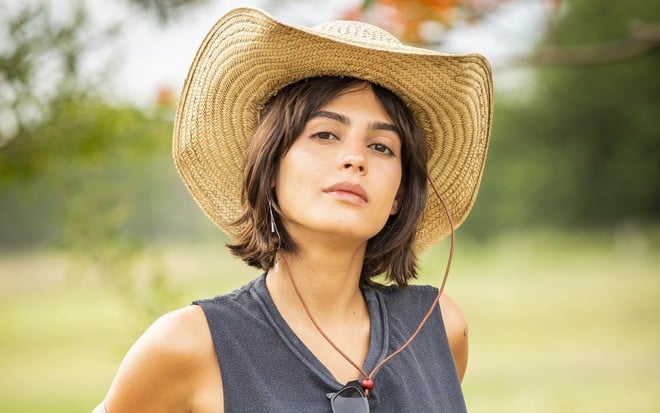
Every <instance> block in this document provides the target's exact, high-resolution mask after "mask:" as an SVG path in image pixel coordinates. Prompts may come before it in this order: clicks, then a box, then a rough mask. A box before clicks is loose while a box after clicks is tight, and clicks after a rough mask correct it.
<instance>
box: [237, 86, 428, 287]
mask: <svg viewBox="0 0 660 413" xmlns="http://www.w3.org/2000/svg"><path fill="white" fill-rule="evenodd" d="M360 85H365V86H366V87H371V88H372V90H373V92H374V94H375V96H376V98H377V100H378V101H379V102H380V104H381V105H382V106H383V108H384V110H385V112H386V113H387V115H388V116H389V117H390V119H391V120H392V121H393V122H394V126H395V127H396V129H397V133H398V135H399V137H400V139H401V169H402V178H401V183H400V187H399V193H398V195H397V199H398V200H399V205H398V213H397V214H395V215H392V216H390V217H389V218H388V220H387V222H386V223H385V226H384V227H383V229H382V230H381V231H380V232H379V233H378V234H376V235H375V236H374V237H373V238H371V239H370V240H369V241H368V242H367V249H366V253H365V258H364V263H363V266H362V273H361V279H362V280H363V281H365V282H368V283H370V284H374V283H375V282H374V281H373V280H372V278H373V277H375V276H377V275H380V274H384V275H385V279H386V281H388V282H396V284H397V285H398V286H399V287H402V288H405V287H406V286H407V285H408V280H410V279H412V278H415V277H416V276H417V256H416V254H415V251H414V241H415V234H416V232H417V231H416V229H417V224H418V222H419V220H420V217H421V215H422V212H423V210H424V206H425V204H426V196H427V169H426V162H427V156H428V155H427V154H428V148H427V143H426V140H425V139H424V136H423V135H422V133H421V130H420V128H419V126H418V125H417V123H416V122H415V120H414V118H413V116H412V114H411V113H410V111H409V110H408V108H407V107H406V106H405V104H404V103H403V102H402V101H401V99H399V97H398V96H396V95H395V94H394V93H392V92H390V91H389V90H387V89H385V88H383V87H380V86H378V85H375V84H371V83H369V82H366V81H364V80H361V79H355V78H349V77H329V76H324V77H315V78H308V79H303V80H300V81H298V82H295V83H292V84H290V85H288V86H286V87H284V88H283V89H281V90H280V91H278V92H277V94H276V95H275V96H273V97H272V98H271V99H270V100H269V101H268V102H267V103H266V104H265V105H264V108H263V109H262V111H261V113H260V116H259V119H258V125H257V128H256V130H255V132H254V136H253V138H252V140H251V141H250V145H249V148H248V151H247V157H246V161H245V169H244V178H243V179H244V180H243V188H242V203H243V211H242V214H241V215H240V217H239V218H238V219H237V220H236V221H235V222H233V223H232V225H233V226H234V227H235V228H236V229H237V230H238V232H239V233H238V235H237V236H236V238H235V242H234V243H233V244H232V245H229V248H230V249H231V251H232V253H233V254H234V255H236V256H238V257H240V258H241V259H243V261H245V262H246V263H247V264H248V265H251V266H254V267H257V268H260V269H262V270H264V271H267V270H268V269H270V268H271V267H272V266H273V264H274V261H275V256H276V254H277V250H278V248H279V249H282V250H283V251H289V252H295V251H296V250H297V246H296V245H295V243H294V241H293V240H292V239H291V237H290V236H289V234H287V232H286V230H285V228H284V227H283V225H282V224H281V219H280V211H279V208H278V204H277V199H276V198H277V195H276V192H275V189H274V188H273V182H275V177H276V176H277V173H278V170H279V162H280V159H281V158H282V156H284V154H286V152H287V151H288V150H289V148H290V147H291V145H292V144H293V142H294V141H295V140H296V138H297V137H298V136H299V135H300V134H301V133H302V131H303V128H304V127H305V124H306V123H307V121H308V120H309V119H310V117H311V115H312V114H313V113H315V112H317V111H318V110H319V109H320V108H321V107H322V106H324V105H325V104H327V103H328V102H329V101H331V100H332V99H334V98H335V97H336V96H338V95H339V94H340V93H341V92H343V91H345V90H346V89H348V88H351V87H356V86H360ZM269 205H272V214H273V217H274V220H275V224H276V225H277V229H278V232H272V231H271V216H270V214H271V209H270V208H269ZM278 233H279V234H278Z"/></svg>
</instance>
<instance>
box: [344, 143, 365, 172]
mask: <svg viewBox="0 0 660 413" xmlns="http://www.w3.org/2000/svg"><path fill="white" fill-rule="evenodd" d="M339 166H340V168H341V169H344V170H352V171H353V172H356V173H360V174H365V173H366V172H367V160H366V158H365V156H364V153H363V150H362V149H361V148H357V147H355V146H352V147H351V148H350V150H349V151H347V152H346V153H344V155H343V156H342V157H341V161H340V164H339Z"/></svg>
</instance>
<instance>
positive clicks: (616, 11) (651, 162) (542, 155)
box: [467, 0, 660, 233]
mask: <svg viewBox="0 0 660 413" xmlns="http://www.w3.org/2000/svg"><path fill="white" fill-rule="evenodd" d="M629 3H631V4H629ZM633 3H634V4H633ZM651 3H652V2H626V3H623V2H608V3H602V2H599V1H595V0H591V1H587V0H582V1H573V2H568V4H567V10H566V14H565V15H564V16H563V17H562V18H561V19H560V20H559V21H558V22H557V26H556V27H555V28H554V31H553V32H552V33H551V34H550V35H549V36H548V39H547V40H546V42H545V43H544V44H543V45H541V48H543V47H545V46H547V45H548V44H552V45H559V46H561V47H562V48H571V47H576V46H579V47H585V45H589V44H591V45H595V44H597V45H598V51H599V55H598V56H597V57H598V58H600V59H601V60H602V63H594V64H580V65H568V64H566V62H561V61H558V62H556V64H555V65H548V66H543V67H537V68H536V78H535V81H534V84H533V85H532V86H531V87H533V91H534V93H533V95H532V98H531V99H529V100H525V101H522V102H521V101H515V100H513V99H509V100H507V99H506V96H504V98H501V97H500V98H501V99H499V100H497V101H496V109H495V123H494V130H493V136H492V146H491V150H490V158H489V161H488V165H487V168H486V173H485V176H484V182H483V185H482V192H481V195H480V200H479V203H478V207H477V208H476V209H475V214H474V216H473V217H471V220H472V221H470V220H469V221H468V224H467V225H468V226H469V228H470V229H471V230H472V231H474V232H478V233H484V232H487V231H489V230H491V231H492V230H497V231H499V230H501V229H503V228H511V227H523V226H534V225H546V226H547V225H559V226H563V227H566V228H575V227H611V226H617V225H624V224H627V223H637V224H644V223H648V222H657V221H658V220H659V219H660V122H658V114H659V113H660V99H658V96H660V77H658V68H660V53H659V52H660V48H657V47H656V48H655V49H651V50H650V51H649V52H647V53H642V54H639V55H638V56H634V57H629V58H625V59H619V60H617V59H614V60H613V59H612V56H610V55H608V51H609V50H610V49H609V46H607V45H610V44H612V45H618V44H619V42H621V41H629V40H630V39H631V38H632V36H633V35H634V34H633V33H632V32H631V29H630V23H631V22H634V21H636V20H635V19H645V20H646V21H647V22H654V24H656V25H657V27H658V28H660V23H658V22H660V4H658V3H655V5H654V6H651ZM633 5H637V6H639V7H638V8H636V7H632V6H633ZM642 9H643V11H644V14H639V15H638V14H635V13H641V10H642ZM587 22H588V24H587ZM633 40H634V39H633ZM603 45H605V46H603ZM594 47H596V46H594ZM612 47H615V46H612ZM522 87H530V85H525V86H522Z"/></svg>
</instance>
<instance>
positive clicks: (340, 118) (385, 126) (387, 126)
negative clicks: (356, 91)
mask: <svg viewBox="0 0 660 413" xmlns="http://www.w3.org/2000/svg"><path fill="white" fill-rule="evenodd" d="M316 117H321V118H328V119H332V120H334V121H337V122H339V123H341V124H343V125H347V126H348V125H350V124H351V121H350V119H348V118H347V117H346V116H344V115H342V114H341V113H337V112H330V111H327V110H319V111H317V112H314V113H312V116H310V119H313V118H316ZM369 129H373V130H385V131H390V132H394V133H396V134H398V133H399V131H398V130H397V128H396V126H394V125H392V124H391V123H386V122H371V123H370V124H369Z"/></svg>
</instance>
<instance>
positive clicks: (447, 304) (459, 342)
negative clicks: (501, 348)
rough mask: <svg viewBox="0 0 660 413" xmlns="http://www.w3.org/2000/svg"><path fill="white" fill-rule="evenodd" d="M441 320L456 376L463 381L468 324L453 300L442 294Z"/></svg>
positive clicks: (465, 367) (466, 353)
mask: <svg viewBox="0 0 660 413" xmlns="http://www.w3.org/2000/svg"><path fill="white" fill-rule="evenodd" d="M440 309H441V310H442V320H443V322H444V323H445V330H446V331H447V338H448V339H449V348H450V349H451V354H452V356H453V357H454V364H455V365H456V372H457V373H458V378H459V380H460V381H463V377H464V376H465V370H466V369H467V361H468V325H467V319H466V318H465V314H464V313H463V311H462V310H461V308H460V307H459V306H458V304H456V302H455V301H454V300H452V299H451V298H450V297H448V296H447V295H446V294H443V295H442V297H440Z"/></svg>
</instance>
